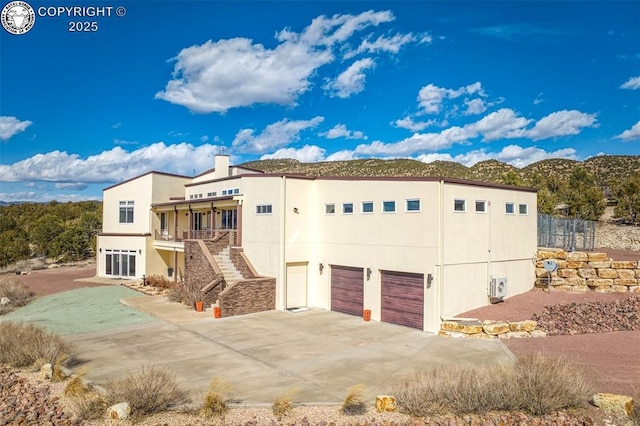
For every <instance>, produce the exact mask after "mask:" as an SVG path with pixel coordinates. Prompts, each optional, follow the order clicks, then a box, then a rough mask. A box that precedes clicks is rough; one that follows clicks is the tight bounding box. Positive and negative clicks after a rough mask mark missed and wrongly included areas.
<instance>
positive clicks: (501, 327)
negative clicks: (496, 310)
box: [482, 322, 510, 336]
mask: <svg viewBox="0 0 640 426" xmlns="http://www.w3.org/2000/svg"><path fill="white" fill-rule="evenodd" d="M482 329H483V330H484V332H485V333H487V334H491V335H494V336H496V335H498V334H502V333H506V332H508V331H510V328H509V323H507V322H494V323H489V324H484V325H483V326H482Z"/></svg>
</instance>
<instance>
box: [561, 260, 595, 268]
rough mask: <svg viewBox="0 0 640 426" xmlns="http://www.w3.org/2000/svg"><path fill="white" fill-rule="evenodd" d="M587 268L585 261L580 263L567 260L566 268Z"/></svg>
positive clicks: (579, 261)
mask: <svg viewBox="0 0 640 426" xmlns="http://www.w3.org/2000/svg"><path fill="white" fill-rule="evenodd" d="M587 266H589V264H588V263H587V262H586V261H584V262H583V261H581V260H567V266H566V267H567V268H573V269H578V268H586V267H587Z"/></svg>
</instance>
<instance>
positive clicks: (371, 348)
mask: <svg viewBox="0 0 640 426" xmlns="http://www.w3.org/2000/svg"><path fill="white" fill-rule="evenodd" d="M122 302H123V303H125V304H127V305H129V306H131V307H134V308H136V309H138V310H141V311H143V312H146V313H148V314H151V315H152V316H155V317H157V318H159V319H161V320H163V321H157V322H151V323H147V324H143V325H138V326H133V327H128V328H124V329H114V330H110V331H104V332H98V333H89V334H81V335H75V336H70V337H68V338H67V340H68V341H70V342H71V343H73V344H74V346H75V348H76V354H77V355H78V356H79V358H80V359H81V360H85V362H84V365H85V366H86V367H88V369H89V373H88V375H87V378H88V379H90V380H93V381H95V382H97V383H103V382H105V381H106V380H108V379H110V378H113V377H115V376H118V375H122V374H125V373H126V372H127V371H131V370H135V369H138V368H140V367H142V366H149V365H162V366H167V367H169V368H170V369H171V370H172V371H173V372H174V373H175V374H176V376H177V378H178V381H179V383H180V384H181V385H183V386H185V387H187V388H188V389H191V390H192V393H193V394H194V397H195V398H196V399H199V398H200V396H201V395H200V393H201V392H204V390H205V389H206V388H207V386H208V384H209V383H210V382H211V380H212V379H213V378H218V379H222V380H225V381H227V382H229V383H230V384H231V386H232V390H233V397H234V398H236V399H237V400H238V403H239V404H255V403H269V404H270V403H272V402H273V401H274V400H275V399H276V398H277V397H278V396H282V395H284V394H286V393H287V392H293V394H294V398H293V399H294V400H296V401H298V402H306V403H341V401H342V400H343V398H344V396H345V395H346V393H347V390H348V389H349V388H350V387H352V386H354V385H357V384H362V385H364V386H365V388H366V389H367V391H368V394H369V395H375V394H379V393H389V392H391V390H392V383H393V382H394V381H396V380H398V379H400V378H401V377H404V376H406V375H408V374H410V373H411V372H412V371H414V370H416V369H419V368H425V367H430V366H436V365H441V364H446V363H463V362H464V363H475V364H487V363H496V362H510V361H513V360H515V357H514V356H513V354H512V353H511V352H510V351H509V350H508V349H507V348H506V346H505V345H504V344H503V343H502V342H501V341H498V340H492V341H484V340H478V339H452V338H445V337H438V336H435V335H432V334H429V333H424V332H421V331H419V330H414V329H411V328H407V327H401V326H396V325H392V324H386V323H379V322H364V321H363V320H362V318H359V317H355V316H350V315H345V314H340V313H337V312H327V311H323V310H317V309H315V310H310V311H306V312H299V313H289V312H279V311H270V312H262V313H257V314H251V315H244V316H239V317H232V318H222V319H214V318H213V316H212V313H211V309H207V312H205V313H197V312H194V311H193V310H191V309H188V308H187V307H185V306H182V305H180V304H177V303H169V302H167V301H166V298H165V297H164V296H146V297H136V298H131V299H124V300H123V301H122Z"/></svg>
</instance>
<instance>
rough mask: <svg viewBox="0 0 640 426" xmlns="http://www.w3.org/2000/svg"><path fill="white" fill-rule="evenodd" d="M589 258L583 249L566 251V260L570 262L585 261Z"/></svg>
mask: <svg viewBox="0 0 640 426" xmlns="http://www.w3.org/2000/svg"><path fill="white" fill-rule="evenodd" d="M588 260H589V257H588V256H587V253H585V252H583V251H572V252H569V253H567V261H569V262H571V261H573V262H586V261H588Z"/></svg>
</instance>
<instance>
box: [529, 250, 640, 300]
mask: <svg viewBox="0 0 640 426" xmlns="http://www.w3.org/2000/svg"><path fill="white" fill-rule="evenodd" d="M545 260H552V261H554V262H556V263H557V265H558V269H556V270H555V271H554V272H551V273H549V272H547V270H546V269H544V261H545ZM535 285H536V287H540V288H547V286H548V287H549V288H550V289H553V290H560V291H575V292H589V291H596V292H600V293H611V292H633V293H640V261H615V260H611V259H610V258H609V257H608V256H607V254H606V253H595V252H581V251H575V252H566V251H564V250H562V249H539V250H538V253H537V259H536V280H535Z"/></svg>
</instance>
